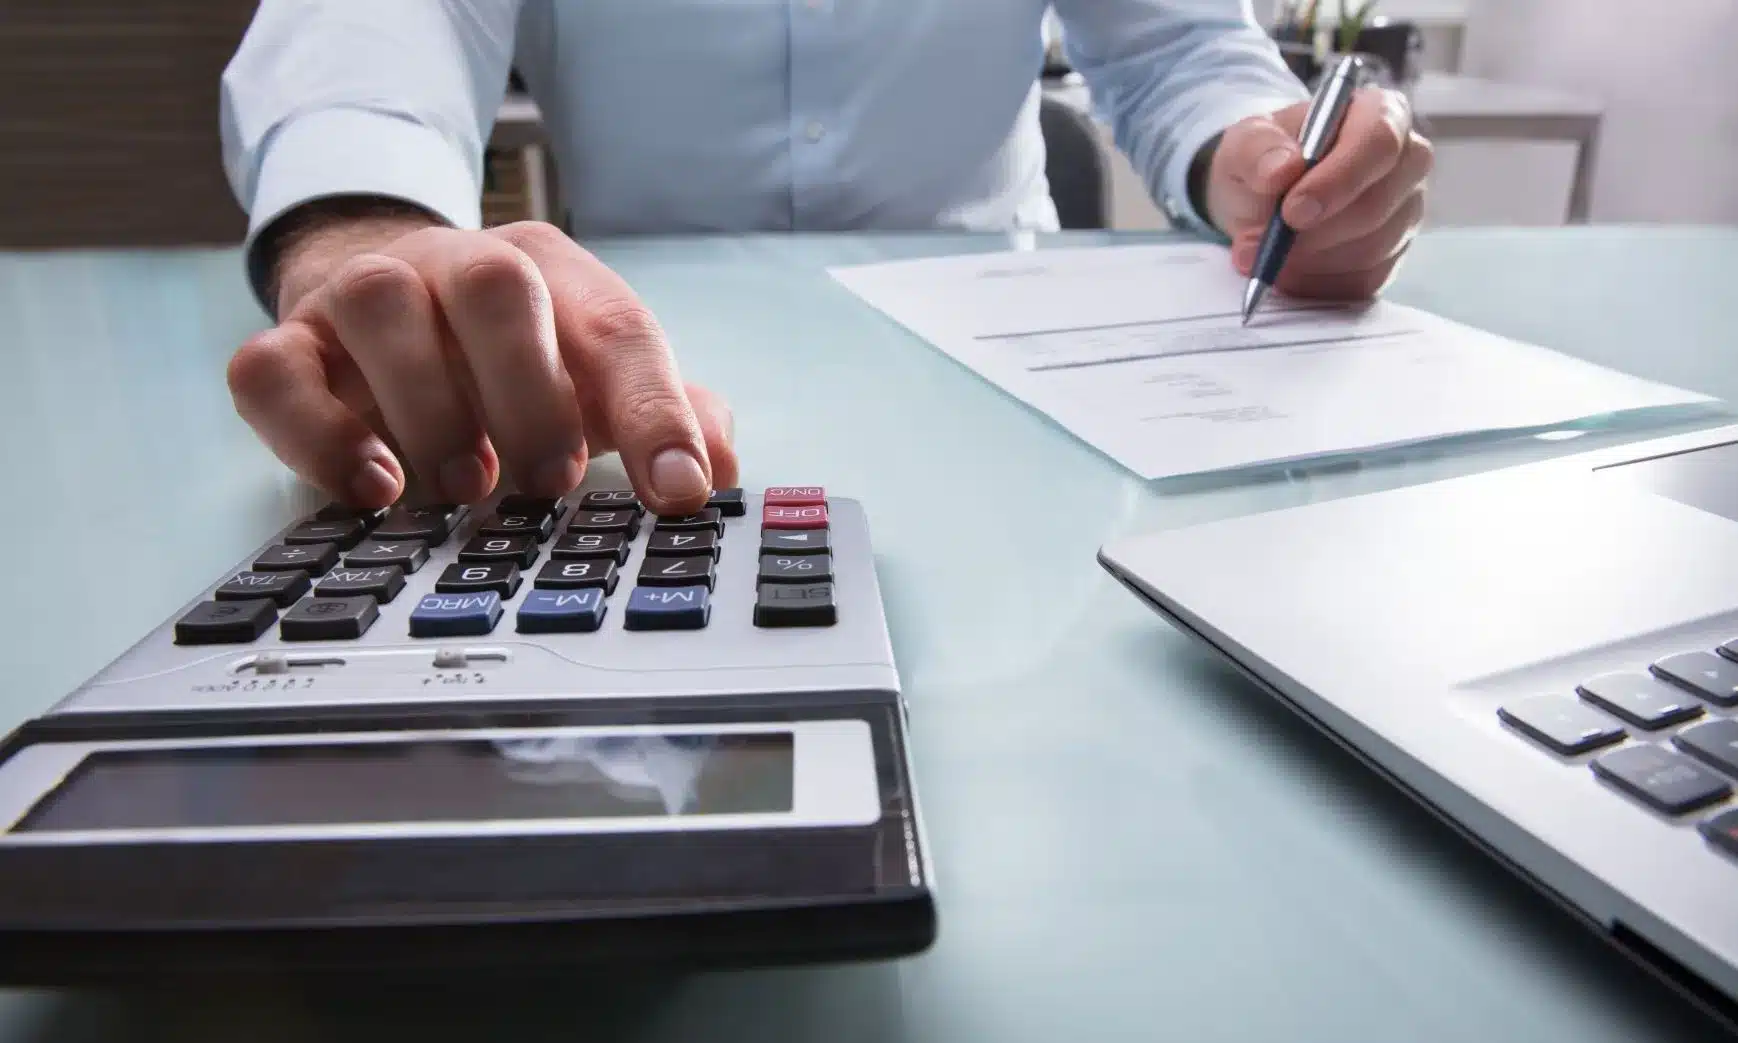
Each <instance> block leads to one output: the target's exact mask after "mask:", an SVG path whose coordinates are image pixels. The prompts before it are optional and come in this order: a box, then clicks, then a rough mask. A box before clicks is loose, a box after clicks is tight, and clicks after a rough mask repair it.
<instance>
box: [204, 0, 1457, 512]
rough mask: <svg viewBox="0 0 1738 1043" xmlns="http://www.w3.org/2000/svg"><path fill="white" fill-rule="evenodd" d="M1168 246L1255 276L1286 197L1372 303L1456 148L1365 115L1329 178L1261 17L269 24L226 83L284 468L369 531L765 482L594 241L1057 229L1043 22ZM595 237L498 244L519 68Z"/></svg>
mask: <svg viewBox="0 0 1738 1043" xmlns="http://www.w3.org/2000/svg"><path fill="white" fill-rule="evenodd" d="M1047 6H1054V8H1055V11H1056V14H1057V17H1058V19H1059V21H1060V23H1061V25H1062V27H1063V34H1064V39H1065V41H1066V44H1067V48H1068V54H1069V58H1070V60H1071V61H1072V63H1073V64H1074V65H1075V67H1076V68H1078V69H1079V70H1080V71H1081V72H1082V73H1083V74H1084V76H1085V77H1086V79H1087V81H1088V83H1089V85H1090V87H1091V90H1092V94H1093V97H1094V99H1095V101H1096V103H1097V104H1098V105H1099V106H1100V107H1101V108H1103V109H1104V110H1105V111H1106V112H1108V113H1109V115H1110V117H1111V119H1112V122H1113V125H1114V128H1115V133H1116V140H1117V143H1118V145H1119V147H1120V148H1121V149H1122V150H1123V151H1124V152H1125V153H1126V154H1127V156H1128V157H1129V159H1130V160H1131V162H1132V164H1133V166H1134V169H1135V170H1136V171H1138V172H1139V173H1140V175H1141V176H1142V177H1143V179H1144V180H1145V182H1146V185H1147V187H1148V189H1149V190H1150V192H1151V193H1152V195H1153V197H1154V198H1155V199H1156V200H1158V201H1159V202H1160V203H1161V204H1162V205H1163V206H1164V208H1165V210H1166V211H1167V212H1168V213H1169V214H1170V215H1171V216H1172V218H1173V220H1175V221H1176V223H1178V224H1179V225H1181V226H1183V227H1185V228H1191V229H1195V230H1197V231H1199V232H1201V233H1202V234H1206V235H1215V236H1220V237H1223V238H1225V239H1226V240H1228V241H1229V242H1230V243H1231V244H1232V255H1231V256H1232V263H1233V264H1235V265H1237V266H1238V267H1239V268H1240V270H1242V271H1244V272H1247V270H1248V267H1249V264H1250V263H1251V259H1252V256H1253V252H1254V251H1253V247H1254V244H1255V242H1256V241H1257V240H1258V239H1259V237H1260V234H1261V229H1262V226H1263V225H1264V224H1265V222H1266V220H1267V216H1268V214H1270V213H1271V212H1272V208H1273V205H1274V200H1275V199H1277V198H1278V196H1279V194H1280V192H1281V191H1283V190H1285V189H1286V188H1288V187H1290V186H1292V185H1293V184H1294V182H1295V183H1296V187H1295V189H1294V190H1293V191H1292V192H1291V194H1290V196H1289V197H1288V199H1287V201H1286V208H1287V209H1286V216H1287V219H1288V220H1289V221H1290V223H1291V224H1292V225H1293V226H1294V227H1296V228H1298V229H1299V233H1300V234H1299V238H1298V243H1297V246H1296V248H1295V249H1294V252H1293V254H1292V260H1291V261H1290V263H1289V264H1288V267H1287V271H1286V274H1285V276H1284V278H1283V279H1282V280H1281V283H1280V288H1281V289H1283V290H1286V291H1288V292H1291V293H1294V294H1301V295H1319V296H1326V297H1360V296H1367V295H1370V294H1374V293H1376V292H1377V291H1378V290H1379V289H1380V287H1381V286H1382V285H1383V284H1384V283H1385V281H1386V280H1387V279H1388V278H1389V276H1390V274H1391V273H1392V271H1393V269H1394V266H1395V264H1396V263H1397V262H1398V260H1399V258H1400V256H1401V254H1402V253H1403V252H1404V250H1405V247H1406V245H1407V244H1408V243H1409V242H1410V240H1411V238H1412V235H1413V232H1414V231H1415V229H1416V227H1417V225H1418V222H1419V220H1420V217H1421V214H1422V193H1423V187H1424V182H1425V179H1426V176H1427V175H1428V172H1429V169H1430V165H1431V156H1430V148H1429V145H1428V143H1427V142H1425V141H1424V139H1423V138H1421V137H1420V136H1419V135H1418V134H1417V133H1416V132H1414V131H1413V129H1412V127H1411V123H1410V115H1409V113H1408V111H1407V108H1406V105H1405V103H1404V101H1403V99H1401V98H1400V97H1399V96H1398V95H1394V94H1392V93H1389V92H1383V91H1376V90H1368V91H1366V92H1364V94H1363V95H1362V96H1361V97H1359V98H1358V99H1357V101H1356V102H1355V103H1354V105H1353V107H1352V110H1351V112H1350V115H1349V116H1348V119H1347V122H1346V125H1345V129H1344V131H1343V132H1342V135H1341V139H1340V142H1339V144H1338V146H1337V147H1336V149H1335V150H1334V152H1333V153H1332V154H1331V155H1330V157H1329V158H1328V159H1327V160H1325V161H1324V162H1323V163H1322V164H1321V165H1320V166H1319V167H1317V168H1316V169H1315V170H1313V171H1311V172H1310V173H1309V174H1308V176H1307V177H1306V178H1303V179H1302V180H1301V181H1300V174H1301V173H1302V162H1301V159H1300V158H1299V156H1298V148H1297V133H1298V128H1299V124H1300V123H1301V122H1302V117H1303V112H1304V109H1305V107H1306V105H1307V96H1306V94H1305V92H1304V90H1303V88H1302V86H1301V85H1300V84H1299V83H1298V82H1297V80H1296V79H1295V78H1294V77H1293V76H1292V75H1291V73H1290V72H1289V71H1288V70H1287V69H1286V67H1285V66H1284V65H1283V63H1282V62H1281V61H1280V59H1279V56H1278V53H1277V51H1276V49H1275V47H1274V46H1273V44H1272V43H1271V42H1270V41H1269V39H1268V38H1267V36H1266V35H1265V33H1263V31H1262V30H1261V28H1260V27H1259V25H1258V24H1257V22H1256V21H1255V18H1254V16H1253V14H1252V12H1251V10H1250V7H1249V0H1054V2H1053V4H1050V3H1047V2H1046V0H263V2H262V3H261V4H260V5H259V10H258V13H257V15H256V17H255V20H254V22H253V25H252V26H251V28H250V30H249V32H248V34H247V37H246V39H245V40H244V41H243V43H242V45H241V47H240V49H239V51H238V53H237V54H236V56H235V58H234V60H233V62H232V63H231V65H230V67H229V69H228V70H227V72H226V74H225V76H224V80H223V95H222V97H223V125H222V130H223V140H224V150H225V161H226V164H227V167H228V170H229V175H230V179H231V183H232V184H233V185H234V187H235V190H236V193H237V196H238V198H239V199H240V200H241V202H242V204H243V206H244V207H245V208H246V210H247V212H248V214H249V216H250V227H249V234H248V243H247V253H248V259H249V271H250V275H251V277H252V279H253V282H254V286H255V288H256V290H257V292H258V293H259V294H260V297H261V300H262V302H263V303H264V304H265V305H266V306H267V308H268V309H269V310H271V311H272V312H273V314H274V315H275V316H276V318H277V320H278V325H277V326H275V327H274V328H272V329H271V330H268V331H266V332H265V333H263V334H261V335H260V336H258V337H256V338H254V339H253V340H251V341H249V342H248V343H247V344H246V345H243V346H242V348H241V350H239V351H238V352H237V353H236V355H235V357H234V359H233V360H232V362H231V365H230V367H229V381H230V387H231V390H232V392H233V393H234V396H235V400H236V404H237V408H238V410H239V411H240V413H241V415H242V416H243V417H244V418H246V420H247V421H248V422H249V423H250V424H251V425H252V426H253V428H254V430H255V431H257V432H258V433H259V435H260V437H261V438H262V439H264V440H265V442H266V443H267V444H268V445H269V446H270V447H271V448H272V449H273V451H274V452H276V453H277V454H278V456H279V457H280V458H281V459H282V460H284V462H285V463H286V464H288V465H289V466H290V467H292V468H294V469H295V470H296V471H297V472H298V473H300V474H301V475H302V476H303V477H305V478H307V479H308V480H310V481H312V482H314V483H315V484H317V485H319V486H321V487H322V488H324V489H326V490H327V491H329V492H331V493H332V494H333V495H334V496H337V497H340V498H343V499H346V500H349V501H351V502H354V503H357V504H359V505H370V506H373V505H382V504H385V503H388V502H391V501H392V500H393V499H395V498H397V497H398V496H399V495H400V493H401V491H402V490H403V488H404V484H405V482H406V480H407V475H411V474H414V475H415V476H417V477H419V478H420V479H422V480H423V481H424V482H426V483H428V485H429V487H430V488H431V489H432V490H434V491H436V492H437V494H439V495H441V496H444V497H446V498H449V499H452V500H455V501H462V502H468V501H472V500H475V499H479V498H481V497H482V496H484V495H486V494H487V492H488V491H489V490H490V489H491V488H492V487H493V486H494V485H495V484H496V482H497V481H498V480H499V479H500V477H501V475H502V472H503V471H504V472H505V473H506V475H507V476H508V477H510V478H511V479H512V481H513V482H514V484H516V485H517V486H518V487H520V488H521V489H524V490H527V491H533V492H539V493H542V494H545V495H560V494H563V493H565V492H567V491H569V490H571V489H572V488H573V487H574V486H575V485H577V484H578V482H579V479H580V477H581V475H582V473H583V469H584V467H585V464H586V461H587V459H588V455H590V454H596V453H598V452H605V451H612V450H614V451H619V453H620V455H621V458H622V462H623V465H624V467H625V468H626V470H627V473H628V474H629V476H630V477H631V479H632V480H633V482H634V485H635V487H636V488H637V489H638V490H639V491H640V493H641V495H642V496H644V497H645V499H646V501H647V506H648V507H649V508H650V509H652V510H655V511H660V512H665V511H669V512H684V511H687V510H690V509H693V508H694V507H696V506H698V505H699V504H700V503H701V502H702V501H703V500H704V498H705V495H706V492H707V490H708V489H710V488H712V487H713V486H718V487H726V486H729V485H731V484H733V483H734V482H735V481H736V470H737V462H736V458H735V455H734V452H733V450H732V448H731V444H730V443H731V434H730V422H731V421H730V413H729V410H728V408H727V407H726V406H725V405H724V403H722V402H721V401H719V399H718V398H717V396H715V395H713V394H712V393H710V392H708V391H707V390H706V389H704V388H701V387H698V386H695V385H691V384H685V383H684V382H683V381H682V380H681V378H680V376H679V372H678V369H677V367H676V363H675V360H674V359H673V357H672V354H671V351H670V348H669V345H668V344H667V343H666V342H665V340H664V338H663V336H662V334H661V333H660V331H659V329H658V325H657V322H656V320H655V317H653V316H651V315H650V314H648V313H647V311H646V309H645V308H644V307H643V306H642V305H641V304H640V303H639V302H638V300H637V299H636V298H635V297H634V295H633V293H632V291H631V290H630V289H629V288H628V287H627V286H626V285H625V284H624V283H623V282H622V280H621V279H619V278H618V277H617V276H615V274H614V273H613V272H610V271H609V270H608V269H607V268H606V267H605V266H604V265H602V264H601V263H600V262H599V261H598V260H597V259H596V258H595V257H593V256H592V255H591V254H590V253H588V252H587V251H586V250H584V248H583V247H582V246H581V245H580V243H583V242H584V241H585V240H586V239H587V238H589V237H594V236H600V235H609V234H622V233H641V232H663V233H668V232H718V233H730V232H749V231H767V230H787V229H788V230H826V229H964V230H986V231H1008V230H1014V229H1033V230H1038V231H1045V230H1052V229H1054V228H1055V227H1056V225H1057V219H1056V211H1055V208H1054V206H1053V205H1052V203H1051V201H1050V197H1049V191H1048V186H1047V184H1046V182H1045V178H1044V143H1043V139H1042V137H1041V135H1040V131H1039V126H1038V97H1039V95H1038V87H1037V84H1036V78H1037V74H1038V72H1039V70H1040V68H1041V65H1042V39H1041V23H1042V19H1043V16H1044V13H1045V8H1046V7H1047ZM510 68H516V69H517V70H519V72H520V73H521V75H522V76H523V77H524V79H525V80H526V82H527V85H528V87H529V89H530V91H531V93H532V94H533V96H534V97H535V99H536V101H537V102H538V105H539V107H540V109H541V111H542V113H543V116H544V120H545V122H546V125H547V132H548V133H549V135H550V137H551V140H552V147H553V150H554V152H555V155H556V158H557V166H558V170H559V172H560V176H561V180H562V184H561V186H560V190H561V197H562V199H563V200H564V202H565V203H566V204H567V207H568V214H569V228H568V230H567V231H568V232H570V233H571V235H569V234H567V233H564V232H562V231H560V230H557V229H555V228H553V227H551V226H548V225H541V224H531V223H526V224H519V225H513V226H508V227H505V228H494V229H488V230H481V229H480V228H479V225H480V223H481V217H480V214H479V197H480V194H481V184H482V161H483V151H484V143H485V142H486V140H487V138H488V136H489V133H490V129H491V124H492V121H493V119H494V115H495V112H496V111H497V109H498V107H499V105H500V102H501V100H502V97H503V94H504V92H505V89H506V85H507V79H508V72H509V69H510Z"/></svg>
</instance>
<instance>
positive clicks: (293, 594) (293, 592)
mask: <svg viewBox="0 0 1738 1043" xmlns="http://www.w3.org/2000/svg"><path fill="white" fill-rule="evenodd" d="M312 585H313V580H311V579H309V578H308V574H307V573H306V572H302V571H299V570H292V571H289V572H238V573H236V574H235V575H233V576H231V577H229V579H227V580H225V581H224V583H223V585H222V586H221V587H218V588H217V589H216V590H215V591H213V592H212V594H211V596H212V597H213V598H215V599H217V600H218V601H252V600H253V599H254V598H270V599H272V600H273V601H275V602H276V603H277V606H278V607H279V608H289V607H290V606H291V605H294V604H295V603H296V602H298V601H300V600H301V599H302V595H303V594H306V593H307V592H308V588H309V587H310V586H312Z"/></svg>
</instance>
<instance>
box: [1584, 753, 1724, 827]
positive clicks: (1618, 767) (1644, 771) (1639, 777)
mask: <svg viewBox="0 0 1738 1043" xmlns="http://www.w3.org/2000/svg"><path fill="white" fill-rule="evenodd" d="M1593 772H1594V774H1596V775H1598V776H1599V777H1600V778H1602V779H1605V780H1606V781H1607V782H1610V783H1611V784H1612V785H1614V786H1616V787H1617V788H1618V789H1620V790H1623V791H1624V792H1625V793H1628V794H1629V795H1630V796H1632V797H1635V798H1636V799H1637V800H1639V801H1641V802H1642V803H1644V804H1646V805H1647V806H1649V807H1651V808H1653V809H1654V810H1656V811H1663V812H1665V813H1666V814H1668V815H1677V814H1682V813H1683V812H1686V811H1694V810H1696V809H1697V808H1700V807H1705V806H1707V805H1709V804H1712V803H1713V802H1715V801H1717V800H1721V799H1723V798H1725V797H1726V796H1728V795H1730V794H1731V792H1732V787H1731V786H1730V785H1729V784H1728V783H1726V782H1725V781H1724V780H1723V779H1721V778H1720V777H1719V776H1717V775H1715V774H1714V773H1713V772H1711V771H1709V770H1707V769H1706V768H1703V767H1701V766H1700V765H1698V764H1697V763H1696V762H1695V761H1692V760H1690V759H1689V758H1688V757H1685V756H1684V755H1683V754H1681V753H1674V752H1672V751H1671V750H1668V749H1666V748H1665V747H1664V746H1656V745H1653V744H1652V743H1645V744H1641V745H1636V746H1624V747H1622V748H1620V749H1616V750H1612V751H1611V752H1610V753H1607V754H1604V755H1603V756H1600V757H1598V758H1597V759H1595V760H1594V761H1593Z"/></svg>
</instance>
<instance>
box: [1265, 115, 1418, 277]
mask: <svg viewBox="0 0 1738 1043" xmlns="http://www.w3.org/2000/svg"><path fill="white" fill-rule="evenodd" d="M1413 138H1414V140H1415V144H1410V145H1408V146H1407V148H1406V151H1405V152H1404V153H1403V154H1402V155H1401V157H1400V162H1399V163H1398V164H1397V165H1396V166H1395V168H1394V169H1393V171H1392V172H1390V173H1389V175H1388V176H1387V177H1385V178H1383V179H1382V180H1381V181H1379V182H1377V183H1376V184H1375V185H1373V186H1371V188H1370V189H1369V191H1367V192H1365V193H1364V194H1363V195H1361V196H1359V197H1358V198H1357V199H1356V200H1354V201H1353V202H1352V204H1351V205H1350V206H1348V207H1346V208H1345V209H1344V210H1342V211H1340V212H1339V213H1338V214H1336V215H1335V216H1334V217H1332V218H1330V219H1328V220H1326V221H1323V222H1322V223H1321V224H1319V225H1317V226H1316V227H1314V228H1312V229H1310V230H1309V231H1307V232H1305V233H1303V234H1302V235H1300V236H1299V237H1298V246H1299V247H1300V248H1304V249H1308V250H1311V251H1314V250H1325V249H1329V248H1331V247H1335V246H1338V245H1340V244H1342V243H1349V242H1351V241H1353V240H1355V239H1362V238H1363V237H1364V236H1367V235H1369V234H1370V233H1371V232H1373V231H1375V230H1376V229H1378V228H1380V227H1382V226H1383V225H1385V224H1387V223H1388V222H1389V219H1390V218H1392V217H1393V216H1394V212H1395V211H1396V210H1398V209H1400V208H1401V207H1402V206H1405V205H1408V202H1409V200H1410V199H1411V198H1412V196H1413V195H1415V194H1417V193H1418V192H1419V191H1420V190H1421V188H1422V186H1423V185H1424V183H1425V181H1426V180H1427V179H1428V177H1429V175H1430V170H1431V167H1432V165H1433V164H1434V162H1435V160H1434V157H1433V154H1432V150H1431V147H1430V145H1429V143H1428V142H1426V141H1425V140H1424V139H1423V138H1421V137H1418V136H1417V135H1413ZM1420 216H1422V215H1420Z"/></svg>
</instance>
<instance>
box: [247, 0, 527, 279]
mask: <svg viewBox="0 0 1738 1043" xmlns="http://www.w3.org/2000/svg"><path fill="white" fill-rule="evenodd" d="M519 7H520V0H261V3H260V4H259V6H258V9H257V11H256V13H255V15H254V19H253V22H252V23H251V24H250V25H249V27H248V31H247V33H246V35H245V36H244V37H243V38H242V42H241V45H240V47H239V48H238V49H237V51H236V53H235V56H234V57H233V58H232V59H231V61H230V63H229V66H228V67H227V68H226V69H225V70H224V74H223V82H222V92H221V106H220V121H221V122H220V132H221V136H222V145H223V162H224V168H225V172H226V173H227V175H228V178H229V183H230V187H231V188H232V189H233V190H234V192H235V195H236V199H237V200H238V201H239V202H240V203H241V205H242V208H243V209H244V210H245V211H246V212H247V215H248V231H247V238H246V242H245V244H244V250H245V252H246V255H247V257H248V261H249V264H248V269H249V271H250V272H255V271H258V268H259V266H258V264H257V263H256V262H257V260H258V259H257V258H255V257H254V256H253V254H254V252H255V248H256V244H257V242H258V239H259V236H260V233H261V232H262V231H263V230H264V229H266V228H267V227H269V226H270V225H271V224H272V222H274V221H276V220H277V219H278V218H279V217H281V216H283V215H284V214H285V213H287V212H288V211H290V210H293V209H294V208H296V207H297V206H300V205H301V204H303V203H307V202H311V201H313V200H317V199H321V198H327V197H332V196H353V195H369V196H381V197H386V198H389V199H394V200H399V201H402V202H406V203H411V204H414V205H416V206H419V207H422V208H423V209H425V210H428V211H430V212H431V213H433V214H434V215H436V216H437V217H439V218H440V219H441V220H443V221H446V222H447V223H449V224H451V225H454V226H456V227H461V228H475V227H477V226H479V225H480V224H481V221H482V215H481V195H482V182H483V152H484V147H485V144H486V142H487V138H488V135H489V133H490V131H491V130H492V128H493V127H494V122H495V115H496V112H497V111H498V110H499V108H500V105H501V100H502V98H503V97H504V96H505V94H506V89H507V76H508V72H509V69H510V67H511V65H512V55H513V39H514V35H515V28H516V26H517V22H518V14H519ZM255 289H256V291H257V290H258V289H259V287H257V286H256V287H255Z"/></svg>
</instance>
